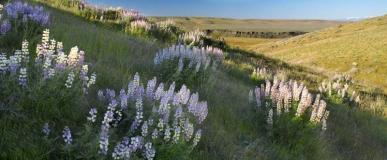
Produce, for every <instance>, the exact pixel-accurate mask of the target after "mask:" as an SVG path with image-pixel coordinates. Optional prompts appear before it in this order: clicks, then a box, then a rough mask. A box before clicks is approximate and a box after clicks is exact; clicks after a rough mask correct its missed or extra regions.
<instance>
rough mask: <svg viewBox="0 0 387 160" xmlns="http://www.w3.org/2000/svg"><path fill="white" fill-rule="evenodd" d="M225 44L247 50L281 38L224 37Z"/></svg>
mask: <svg viewBox="0 0 387 160" xmlns="http://www.w3.org/2000/svg"><path fill="white" fill-rule="evenodd" d="M224 40H225V41H226V43H227V44H229V45H232V46H235V47H240V48H244V49H249V50H255V49H258V48H260V47H262V46H265V45H268V44H272V43H274V42H277V41H280V40H282V39H267V38H247V37H224Z"/></svg>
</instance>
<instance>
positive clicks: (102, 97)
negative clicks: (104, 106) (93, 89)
mask: <svg viewBox="0 0 387 160" xmlns="http://www.w3.org/2000/svg"><path fill="white" fill-rule="evenodd" d="M98 99H99V100H103V99H105V96H104V95H103V91H102V90H99V91H98Z"/></svg>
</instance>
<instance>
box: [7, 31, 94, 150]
mask: <svg viewBox="0 0 387 160" xmlns="http://www.w3.org/2000/svg"><path fill="white" fill-rule="evenodd" d="M28 48H29V43H28V42H27V41H24V42H23V43H22V49H21V50H16V51H15V52H14V54H13V55H11V56H7V55H6V54H1V55H0V88H1V91H2V92H1V93H0V98H1V101H2V102H1V103H2V104H4V105H5V106H9V109H8V110H7V111H4V112H3V110H2V112H1V113H0V114H1V117H2V118H1V120H2V121H4V122H2V123H7V121H9V117H18V116H20V115H23V117H25V118H23V119H37V121H33V122H30V121H26V120H20V122H17V123H21V122H23V125H25V126H29V125H36V124H40V126H42V127H43V129H42V130H40V129H39V130H40V131H42V132H40V134H42V133H43V134H42V137H43V138H44V139H45V142H47V143H45V144H41V147H42V148H44V147H47V145H48V144H50V143H56V142H55V141H56V139H57V138H56V139H52V138H54V137H55V136H58V137H59V136H60V135H59V134H58V133H62V135H61V136H60V137H62V138H63V139H60V140H61V141H62V142H63V143H62V144H65V146H66V147H70V146H72V144H73V138H72V132H71V130H70V129H72V126H70V125H68V123H69V122H71V121H75V122H76V121H77V120H78V119H79V114H80V113H76V112H74V110H75V109H76V108H79V107H80V106H79V102H80V101H81V100H82V99H83V98H85V97H86V96H87V94H88V91H89V90H90V88H91V87H92V86H93V84H94V83H95V82H96V78H97V75H96V74H95V73H93V74H90V73H89V68H88V65H86V64H85V60H84V55H85V53H84V52H83V51H79V49H78V48H77V47H73V48H72V49H71V51H70V54H68V55H67V54H65V53H64V51H63V44H62V43H61V42H56V41H55V40H54V39H50V38H49V30H44V31H43V36H42V43H41V44H38V45H37V47H36V50H35V51H36V54H35V52H34V54H31V53H30V52H29V50H28ZM1 107H3V106H1ZM9 113H10V114H9ZM28 113H33V114H28ZM91 114H92V115H91V117H90V121H91V122H93V121H95V116H96V115H95V114H96V110H93V111H92V112H91ZM15 115H16V116H15ZM93 115H94V116H93ZM64 116H66V117H64ZM19 118H20V117H19ZM15 123H16V122H15ZM66 125H68V127H64V126H66ZM39 128H40V127H39ZM8 129H9V130H10V131H14V132H18V128H14V127H12V126H10V127H9V128H8ZM53 134H56V135H53ZM51 135H53V136H51ZM3 140H4V139H3ZM4 141H5V142H4V143H5V144H12V143H11V142H7V140H4ZM6 148H7V147H6ZM8 148H12V147H9V146H8ZM4 152H5V153H9V154H10V155H14V154H15V153H13V152H12V151H10V150H6V151H4ZM30 154H31V153H30ZM35 154H36V153H35ZM32 155H34V153H32Z"/></svg>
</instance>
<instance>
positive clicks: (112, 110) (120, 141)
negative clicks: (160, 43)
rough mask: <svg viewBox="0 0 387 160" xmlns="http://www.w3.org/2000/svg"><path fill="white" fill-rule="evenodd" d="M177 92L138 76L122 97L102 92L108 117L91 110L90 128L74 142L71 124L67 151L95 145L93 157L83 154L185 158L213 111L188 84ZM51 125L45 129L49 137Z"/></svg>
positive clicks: (65, 133)
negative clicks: (86, 144) (82, 145)
mask: <svg viewBox="0 0 387 160" xmlns="http://www.w3.org/2000/svg"><path fill="white" fill-rule="evenodd" d="M175 90H177V89H176V86H175V84H174V83H172V84H171V85H170V86H169V88H166V87H164V83H160V84H158V85H157V79H156V77H155V78H153V79H151V80H149V81H148V83H147V85H146V86H144V85H142V84H141V83H140V76H139V74H138V73H136V75H135V76H134V78H133V80H131V81H130V82H129V84H128V87H127V88H125V89H122V90H120V92H119V94H116V91H114V90H111V89H106V90H105V91H103V90H100V91H99V92H98V99H99V100H100V104H101V105H106V106H107V107H104V108H102V110H105V113H104V114H103V115H101V116H97V115H96V113H97V110H96V108H91V109H90V112H89V113H90V116H89V117H87V121H88V122H87V124H86V125H85V126H86V128H85V130H84V131H81V132H80V133H79V134H78V135H79V137H74V138H73V137H72V136H71V131H70V128H71V126H66V127H65V129H64V130H63V135H62V136H63V139H64V142H65V144H66V145H67V146H66V147H68V148H67V150H68V151H71V150H74V151H73V154H74V156H75V155H76V154H78V153H77V151H76V150H77V149H76V148H77V147H79V145H81V144H85V143H89V144H94V145H95V146H89V147H91V148H90V149H89V151H90V150H92V151H93V152H90V154H91V155H92V156H90V155H84V156H85V157H89V158H91V157H94V158H97V157H100V158H101V157H105V158H108V157H111V158H113V159H130V158H135V159H136V158H144V159H153V158H161V159H163V158H166V159H171V158H172V157H174V158H178V159H184V157H186V156H188V155H189V153H190V152H191V151H192V149H193V148H194V147H195V146H196V145H197V144H198V142H199V140H200V137H201V132H202V131H201V129H199V125H200V124H201V123H202V122H203V121H204V120H205V118H206V117H207V114H208V109H207V102H202V101H199V96H198V93H194V94H191V92H190V90H189V89H188V88H187V87H186V86H185V85H183V86H182V87H181V89H180V90H178V91H177V92H175ZM95 123H98V124H99V123H101V125H98V124H95ZM47 127H48V125H47V124H46V125H45V126H44V127H43V132H44V133H45V134H46V132H47V131H46V128H47ZM90 128H99V129H96V130H93V129H90ZM93 131H95V132H94V133H92V132H93ZM87 137H95V138H87ZM95 139H98V144H95V143H94V142H96V141H95ZM90 141H92V142H90ZM70 144H74V145H73V146H71V145H70ZM92 148H97V149H96V150H93V149H92ZM94 151H95V152H94ZM85 157H84V158H85Z"/></svg>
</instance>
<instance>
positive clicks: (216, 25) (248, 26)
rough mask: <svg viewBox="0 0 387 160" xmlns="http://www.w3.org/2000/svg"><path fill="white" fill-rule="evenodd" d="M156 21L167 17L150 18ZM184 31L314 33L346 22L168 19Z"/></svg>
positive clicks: (206, 18)
mask: <svg viewBox="0 0 387 160" xmlns="http://www.w3.org/2000/svg"><path fill="white" fill-rule="evenodd" d="M151 18H152V19H155V20H156V21H160V20H164V19H167V17H151ZM168 18H169V19H172V20H173V21H174V22H175V23H176V24H177V25H178V26H180V27H181V28H183V29H185V30H194V29H197V28H199V29H201V30H205V29H218V30H229V31H243V32H247V31H263V32H265V31H273V32H286V31H305V32H310V31H316V30H319V29H323V28H327V27H332V26H337V25H340V24H345V23H348V22H343V21H325V20H258V19H231V18H211V17H168Z"/></svg>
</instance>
